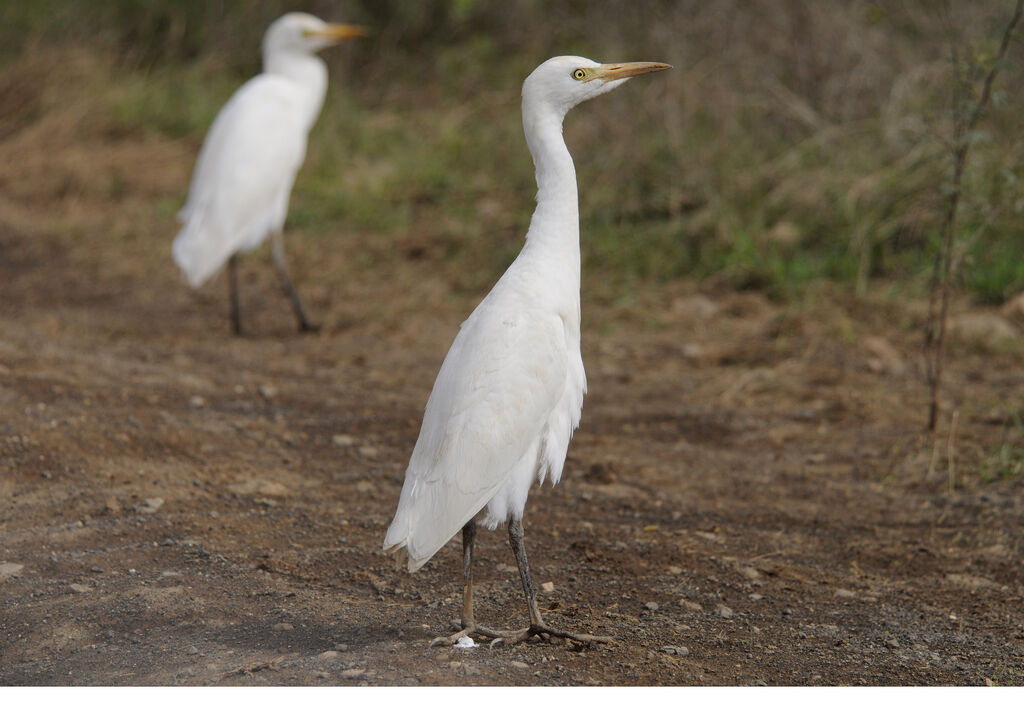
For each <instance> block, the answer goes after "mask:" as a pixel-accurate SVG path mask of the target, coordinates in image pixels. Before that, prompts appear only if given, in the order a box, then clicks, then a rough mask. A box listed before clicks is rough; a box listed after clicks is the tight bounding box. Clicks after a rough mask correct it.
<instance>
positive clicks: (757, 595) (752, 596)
mask: <svg viewBox="0 0 1024 708" xmlns="http://www.w3.org/2000/svg"><path fill="white" fill-rule="evenodd" d="M750 599H751V600H752V601H753V602H757V601H758V600H763V599H764V595H762V594H761V593H759V592H752V593H750Z"/></svg>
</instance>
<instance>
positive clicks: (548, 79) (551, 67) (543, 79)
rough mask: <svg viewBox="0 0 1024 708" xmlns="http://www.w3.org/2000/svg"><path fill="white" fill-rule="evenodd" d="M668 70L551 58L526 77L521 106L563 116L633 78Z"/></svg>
mask: <svg viewBox="0 0 1024 708" xmlns="http://www.w3.org/2000/svg"><path fill="white" fill-rule="evenodd" d="M671 68H672V67H671V66H669V65H668V64H661V63H658V62H649V61H637V62H627V63H624V64H598V63H597V62H596V61H594V60H592V59H586V58H584V57H554V58H552V59H548V60H547V61H546V62H544V63H543V64H541V65H540V66H538V67H537V68H536V69H534V70H533V73H532V74H530V75H529V76H527V77H526V81H524V82H523V102H524V104H525V103H527V102H529V103H535V104H540V103H544V104H548V105H550V106H552V107H553V108H554V109H555V110H557V111H558V112H559V113H560V114H561V115H562V116H565V114H566V113H568V112H569V109H570V108H572V107H573V106H575V105H576V104H578V103H582V102H583V101H586V100H587V99H590V98H593V97H594V96H599V95H601V94H602V93H607V92H608V91H611V90H612V89H613V88H615V87H616V86H620V85H622V84H624V83H625V82H626V81H628V80H629V79H631V78H632V77H634V76H639V75H640V74H649V73H651V72H652V71H664V70H665V69H671Z"/></svg>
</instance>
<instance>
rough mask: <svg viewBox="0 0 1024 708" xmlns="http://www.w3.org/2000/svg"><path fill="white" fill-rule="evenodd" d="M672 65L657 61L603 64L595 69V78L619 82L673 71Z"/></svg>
mask: <svg viewBox="0 0 1024 708" xmlns="http://www.w3.org/2000/svg"><path fill="white" fill-rule="evenodd" d="M671 68H672V65H671V64H662V63H660V62H656V61H631V62H626V63H625V64H602V65H601V66H599V67H597V68H596V69H594V78H595V79H601V80H602V81H605V82H607V81H618V80H619V79H628V78H630V77H633V76H639V75H640V74H650V73H651V72H652V71H664V70H665V69H671Z"/></svg>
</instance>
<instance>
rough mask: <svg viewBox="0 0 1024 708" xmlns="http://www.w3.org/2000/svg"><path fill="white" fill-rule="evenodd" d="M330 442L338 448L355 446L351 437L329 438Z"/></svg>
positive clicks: (338, 436)
mask: <svg viewBox="0 0 1024 708" xmlns="http://www.w3.org/2000/svg"><path fill="white" fill-rule="evenodd" d="M331 442H332V443H334V444H335V445H337V446H338V447H352V446H353V445H355V444H356V439H355V438H354V437H352V436H351V435H335V436H333V437H332V438H331Z"/></svg>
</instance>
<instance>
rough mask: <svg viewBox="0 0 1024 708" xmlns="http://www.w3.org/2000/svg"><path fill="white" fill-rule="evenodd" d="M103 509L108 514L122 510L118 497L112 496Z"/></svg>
mask: <svg viewBox="0 0 1024 708" xmlns="http://www.w3.org/2000/svg"><path fill="white" fill-rule="evenodd" d="M103 510H104V511H105V512H107V513H108V514H116V513H117V512H119V511H121V505H120V504H119V503H118V501H117V499H115V498H114V497H110V499H107V502H106V504H104V505H103Z"/></svg>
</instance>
